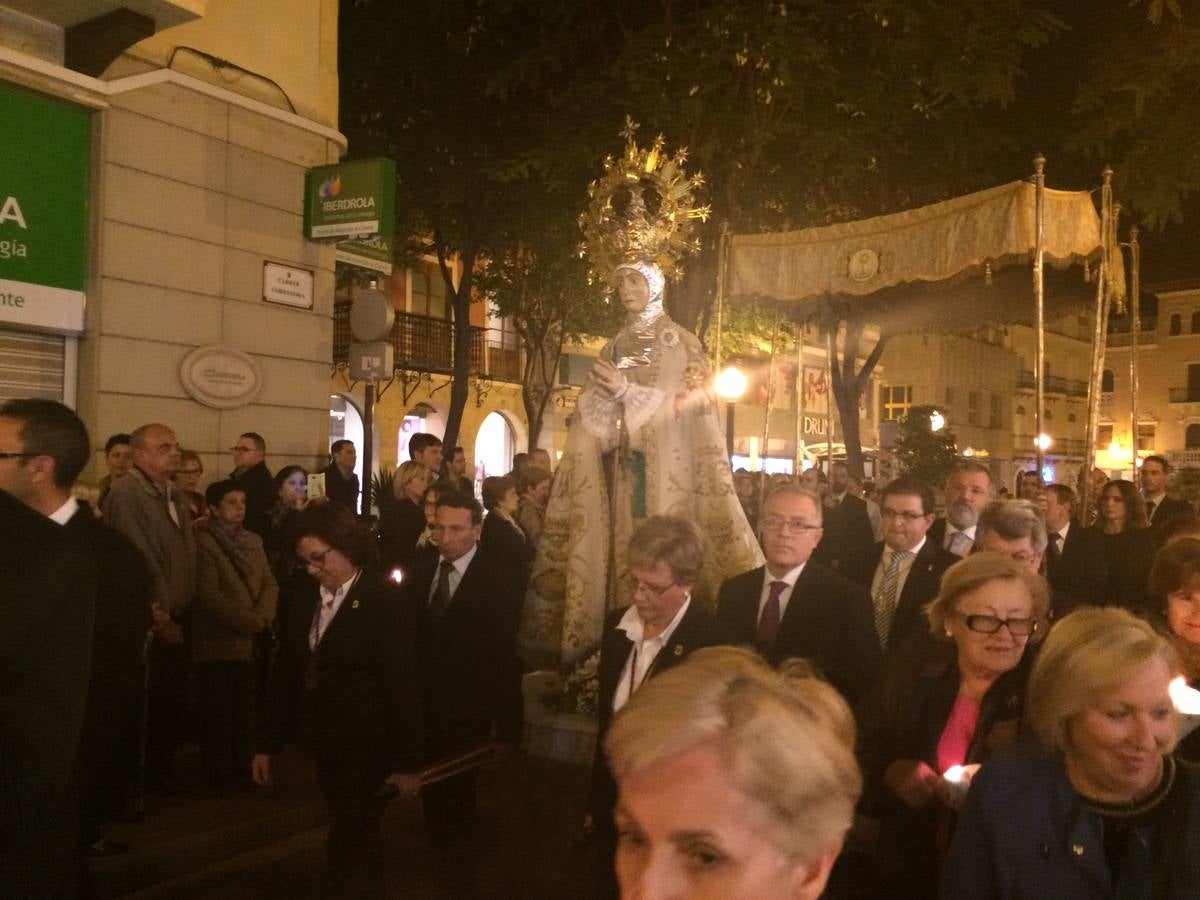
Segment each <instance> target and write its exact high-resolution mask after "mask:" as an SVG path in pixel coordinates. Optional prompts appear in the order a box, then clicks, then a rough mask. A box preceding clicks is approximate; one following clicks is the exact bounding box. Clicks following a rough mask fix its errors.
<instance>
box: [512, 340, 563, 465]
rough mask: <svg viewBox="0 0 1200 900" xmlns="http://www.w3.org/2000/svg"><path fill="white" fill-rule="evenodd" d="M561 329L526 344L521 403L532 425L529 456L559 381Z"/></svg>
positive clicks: (526, 418) (534, 446)
mask: <svg viewBox="0 0 1200 900" xmlns="http://www.w3.org/2000/svg"><path fill="white" fill-rule="evenodd" d="M562 343H563V342H562V329H561V328H560V327H557V326H556V325H553V324H551V325H549V327H547V328H546V329H545V330H544V331H543V332H542V333H541V334H540V335H538V336H534V337H533V339H532V340H527V341H526V344H525V367H524V368H525V380H524V382H523V383H522V385H521V402H522V403H523V404H524V406H525V420H526V422H528V425H529V446H528V447H526V450H528V451H529V452H530V453H532V452H533V450H534V449H535V448H536V447H537V442H538V438H539V437H540V436H541V433H542V423H543V422H544V421H545V419H546V404H547V403H549V402H550V392H551V390H552V389H553V388H554V383H555V381H556V380H557V374H558V361H559V359H560V357H561V356H562Z"/></svg>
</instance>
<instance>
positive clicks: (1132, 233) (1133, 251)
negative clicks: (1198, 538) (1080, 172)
mask: <svg viewBox="0 0 1200 900" xmlns="http://www.w3.org/2000/svg"><path fill="white" fill-rule="evenodd" d="M1118 252H1119V251H1118ZM1129 262H1130V268H1131V269H1132V270H1133V271H1132V273H1130V276H1129V278H1130V284H1129V288H1130V290H1129V433H1130V434H1131V435H1133V438H1132V441H1131V446H1133V447H1137V438H1138V338H1139V337H1140V332H1141V322H1140V321H1139V319H1140V318H1141V315H1142V309H1141V307H1142V298H1141V271H1140V270H1141V267H1142V248H1141V245H1140V244H1139V243H1138V227H1137V226H1136V225H1130V226H1129ZM1136 466H1137V463H1136V462H1135V463H1134V467H1135V468H1136ZM1134 474H1135V475H1136V474H1137V473H1136V472H1135V473H1134Z"/></svg>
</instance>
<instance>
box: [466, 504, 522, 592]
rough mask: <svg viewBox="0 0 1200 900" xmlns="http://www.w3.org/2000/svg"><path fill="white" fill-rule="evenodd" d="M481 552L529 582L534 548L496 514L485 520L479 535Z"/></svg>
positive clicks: (520, 578) (489, 514)
mask: <svg viewBox="0 0 1200 900" xmlns="http://www.w3.org/2000/svg"><path fill="white" fill-rule="evenodd" d="M479 552H481V553H486V554H487V555H488V556H490V557H491V558H492V559H494V560H496V561H497V562H498V563H500V564H501V565H505V566H507V567H508V568H509V569H511V570H512V571H513V573H514V574H515V575H516V576H517V578H518V579H519V580H520V581H522V582H523V583H528V581H529V564H530V563H532V562H533V548H532V547H530V546H529V542H528V541H527V540H526V539H525V535H523V534H522V533H521V532H520V531H518V530H517V529H516V528H514V527H513V525H512V523H511V522H508V521H506V520H505V519H502V518H501V517H500V516H497V515H496V514H494V513H488V514H487V517H486V518H485V519H484V520H483V530H482V531H481V532H480V534H479Z"/></svg>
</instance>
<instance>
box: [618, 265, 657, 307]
mask: <svg viewBox="0 0 1200 900" xmlns="http://www.w3.org/2000/svg"><path fill="white" fill-rule="evenodd" d="M615 282H616V285H617V294H618V295H620V297H621V305H622V306H624V307H625V312H627V313H634V314H636V313H640V312H641V311H642V310H644V309H645V308H646V306H647V305H648V304H649V303H650V285H649V284H648V283H647V281H646V278H645V276H644V275H642V273H641V272H639V271H638V270H637V269H619V270H617V275H616V279H615Z"/></svg>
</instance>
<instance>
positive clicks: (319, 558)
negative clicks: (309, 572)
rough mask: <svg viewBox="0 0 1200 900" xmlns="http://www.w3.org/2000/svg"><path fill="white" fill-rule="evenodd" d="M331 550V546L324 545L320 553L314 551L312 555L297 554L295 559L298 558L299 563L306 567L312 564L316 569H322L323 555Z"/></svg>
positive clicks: (323, 564) (326, 554)
mask: <svg viewBox="0 0 1200 900" xmlns="http://www.w3.org/2000/svg"><path fill="white" fill-rule="evenodd" d="M332 552H333V548H332V547H326V548H325V549H324V550H322V551H321V552H320V553H314V554H313V555H312V556H308V557H304V556H297V557H296V559H297V560H299V562H300V565H302V566H304V567H305V568H306V569H307V568H310V567H312V566H316V567H317V568H318V569H323V568H325V557H327V556H328V555H329V554H330V553H332Z"/></svg>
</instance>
